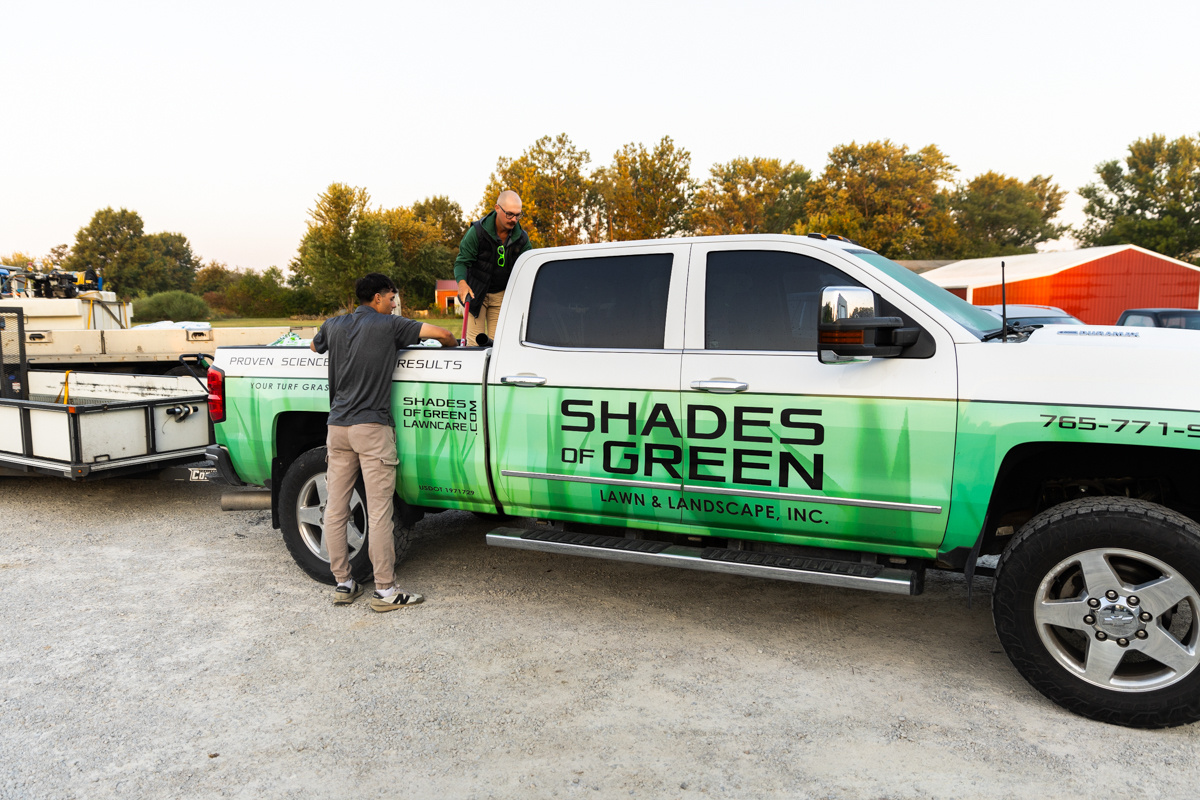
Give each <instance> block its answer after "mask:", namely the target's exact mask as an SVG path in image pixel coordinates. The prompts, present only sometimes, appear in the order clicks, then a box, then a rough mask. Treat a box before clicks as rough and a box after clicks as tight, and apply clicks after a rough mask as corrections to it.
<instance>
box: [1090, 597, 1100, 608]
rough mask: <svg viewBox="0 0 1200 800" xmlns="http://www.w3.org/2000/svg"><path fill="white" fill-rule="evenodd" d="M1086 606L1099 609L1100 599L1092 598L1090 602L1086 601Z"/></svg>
mask: <svg viewBox="0 0 1200 800" xmlns="http://www.w3.org/2000/svg"><path fill="white" fill-rule="evenodd" d="M1088 605H1089V606H1091V607H1092V608H1099V607H1100V598H1098V597H1093V598H1092V599H1091V600H1088Z"/></svg>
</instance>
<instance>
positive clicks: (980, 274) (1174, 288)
mask: <svg viewBox="0 0 1200 800" xmlns="http://www.w3.org/2000/svg"><path fill="white" fill-rule="evenodd" d="M1001 261H1003V262H1004V264H1005V272H1004V277H1005V284H1006V285H1007V295H1008V297H1007V299H1008V302H1009V303H1021V304H1029V305H1042V306H1058V307H1059V308H1061V309H1062V310H1063V311H1066V312H1067V313H1068V314H1072V315H1074V316H1076V317H1079V318H1080V319H1081V320H1083V321H1084V322H1086V323H1088V324H1089V325H1112V324H1113V323H1115V322H1116V321H1117V318H1118V317H1119V316H1121V312H1122V311H1124V310H1125V309H1127V308H1200V267H1197V266H1194V265H1192V264H1188V263H1187V262H1186V261H1179V260H1178V259H1174V258H1168V257H1167V256H1163V255H1159V254H1158V253H1155V252H1153V251H1151V250H1147V249H1145V248H1144V247H1138V246H1137V245H1133V244H1121V245H1114V246H1112V247H1087V248H1084V249H1082V250H1067V251H1064V252H1059V253H1034V254H1032V255H1027V256H1004V257H1001V258H972V259H968V260H966V261H956V262H954V263H953V264H948V265H947V266H944V267H939V268H937V269H934V270H930V271H929V272H924V273H922V277H924V278H928V279H929V280H931V281H933V282H934V283H936V284H937V285H938V286H941V287H942V288H944V289H949V290H950V291H951V292H953V293H954V294H956V295H958V296H959V297H961V298H963V299H964V300H966V301H967V302H969V303H974V304H975V305H977V306H990V305H996V304H998V303H1000V262H1001Z"/></svg>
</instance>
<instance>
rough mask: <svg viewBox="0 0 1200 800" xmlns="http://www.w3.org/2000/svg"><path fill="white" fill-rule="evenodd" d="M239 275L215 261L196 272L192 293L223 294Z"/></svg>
mask: <svg viewBox="0 0 1200 800" xmlns="http://www.w3.org/2000/svg"><path fill="white" fill-rule="evenodd" d="M239 274H240V273H239V272H238V271H237V270H232V269H230V268H229V266H228V265H226V264H224V263H222V262H220V261H217V260H215V259H214V260H212V261H209V262H208V263H207V264H205V265H204V266H203V267H201V268H200V269H199V270H197V271H196V280H195V282H194V283H193V284H192V291H193V292H195V293H196V294H200V295H202V294H204V293H205V292H222V291H224V290H225V289H226V287H228V286H229V285H230V284H231V283H233V282H234V281H235V280H237V278H238V275H239Z"/></svg>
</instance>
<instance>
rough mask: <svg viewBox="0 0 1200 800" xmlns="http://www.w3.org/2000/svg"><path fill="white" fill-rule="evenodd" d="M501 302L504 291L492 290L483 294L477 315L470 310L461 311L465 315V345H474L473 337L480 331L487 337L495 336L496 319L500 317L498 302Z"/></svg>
mask: <svg viewBox="0 0 1200 800" xmlns="http://www.w3.org/2000/svg"><path fill="white" fill-rule="evenodd" d="M503 302H504V292H492V293H491V294H485V295H484V296H483V306H482V307H480V309H479V316H478V317H476V316H473V315H472V314H471V312H470V311H465V310H464V311H463V313H464V314H466V315H467V347H475V346H476V344H475V337H476V336H478V335H479V334H481V333H486V334H487V335H488V338H489V339H495V338H496V321H497V320H499V319H500V304H501V303H503Z"/></svg>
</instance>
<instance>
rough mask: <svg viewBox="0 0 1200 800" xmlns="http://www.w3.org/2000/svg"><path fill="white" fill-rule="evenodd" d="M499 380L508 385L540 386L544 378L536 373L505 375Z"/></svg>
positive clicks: (543, 382)
mask: <svg viewBox="0 0 1200 800" xmlns="http://www.w3.org/2000/svg"><path fill="white" fill-rule="evenodd" d="M500 382H501V383H505V384H508V385H509V386H542V385H544V384H545V383H546V379H545V378H542V377H540V376H538V375H505V376H504V377H503V378H501V379H500Z"/></svg>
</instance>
